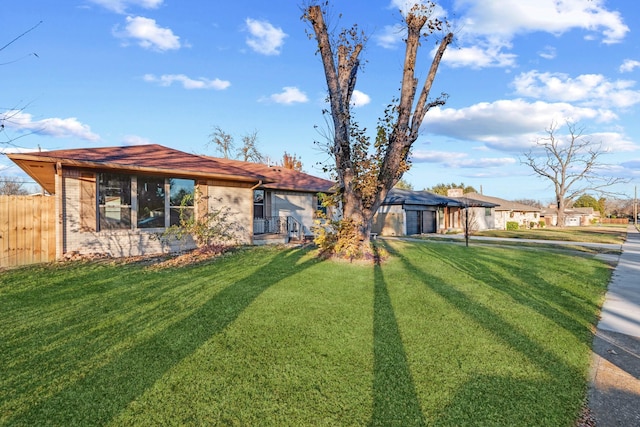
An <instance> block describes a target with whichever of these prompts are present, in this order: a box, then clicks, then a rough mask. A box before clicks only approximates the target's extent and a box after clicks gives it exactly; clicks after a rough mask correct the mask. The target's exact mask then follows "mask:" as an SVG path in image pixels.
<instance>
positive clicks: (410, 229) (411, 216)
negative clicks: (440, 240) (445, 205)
mask: <svg viewBox="0 0 640 427" xmlns="http://www.w3.org/2000/svg"><path fill="white" fill-rule="evenodd" d="M406 214H407V235H412V234H420V221H419V218H420V216H421V215H420V211H406Z"/></svg>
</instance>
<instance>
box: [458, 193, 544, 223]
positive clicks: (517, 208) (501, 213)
mask: <svg viewBox="0 0 640 427" xmlns="http://www.w3.org/2000/svg"><path fill="white" fill-rule="evenodd" d="M464 196H465V197H468V198H470V199H474V200H480V201H483V202H487V203H493V204H494V205H495V218H494V227H493V228H495V229H496V230H506V229H507V222H517V223H518V225H519V226H520V227H525V228H529V226H530V224H531V223H534V224H536V226H537V224H538V222H539V221H540V211H541V209H539V208H535V207H533V206H528V205H525V204H522V203H517V202H511V201H509V200H504V199H500V198H498V197H490V196H485V195H484V194H479V193H466V194H465V195H464Z"/></svg>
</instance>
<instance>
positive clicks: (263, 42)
mask: <svg viewBox="0 0 640 427" xmlns="http://www.w3.org/2000/svg"><path fill="white" fill-rule="evenodd" d="M245 23H246V25H247V31H249V34H250V35H249V37H247V44H248V45H249V47H251V49H253V50H254V51H256V52H258V53H261V54H263V55H279V54H280V50H281V48H282V45H283V44H284V39H285V38H286V37H287V34H285V32H284V31H282V29H281V28H276V27H274V26H273V25H271V24H270V23H269V22H267V21H258V20H256V19H251V18H247V19H246V21H245Z"/></svg>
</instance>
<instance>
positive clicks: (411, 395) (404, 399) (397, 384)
mask: <svg viewBox="0 0 640 427" xmlns="http://www.w3.org/2000/svg"><path fill="white" fill-rule="evenodd" d="M374 281H375V282H374V301H373V316H374V317H373V357H374V367H373V369H374V379H373V414H372V420H371V423H370V425H372V426H391V425H397V426H424V425H426V422H425V419H424V415H423V414H422V409H421V408H420V402H419V400H418V395H417V393H416V389H415V385H414V382H413V378H412V376H411V370H410V368H409V363H408V361H407V355H406V353H405V351H404V346H403V344H402V337H401V336H400V329H399V327H398V322H397V320H396V316H395V313H394V310H393V306H392V304H391V298H390V297H389V292H388V291H387V284H386V282H385V279H384V275H383V272H382V268H381V267H380V266H379V265H376V266H375V267H374Z"/></svg>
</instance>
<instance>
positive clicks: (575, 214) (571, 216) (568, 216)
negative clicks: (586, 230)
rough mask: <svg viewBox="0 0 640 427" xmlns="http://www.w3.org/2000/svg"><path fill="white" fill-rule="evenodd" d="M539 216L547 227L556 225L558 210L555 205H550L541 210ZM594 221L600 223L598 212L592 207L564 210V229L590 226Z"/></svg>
mask: <svg viewBox="0 0 640 427" xmlns="http://www.w3.org/2000/svg"><path fill="white" fill-rule="evenodd" d="M540 216H541V217H542V219H543V220H544V221H545V223H546V224H547V225H551V226H556V225H558V208H557V207H556V206H555V205H551V206H549V207H548V208H545V209H543V210H542V212H541V213H540ZM594 221H595V222H598V221H600V212H598V211H596V210H594V209H593V208H592V207H585V208H570V209H565V210H564V225H565V227H578V226H586V225H591V224H593V222H594Z"/></svg>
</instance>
